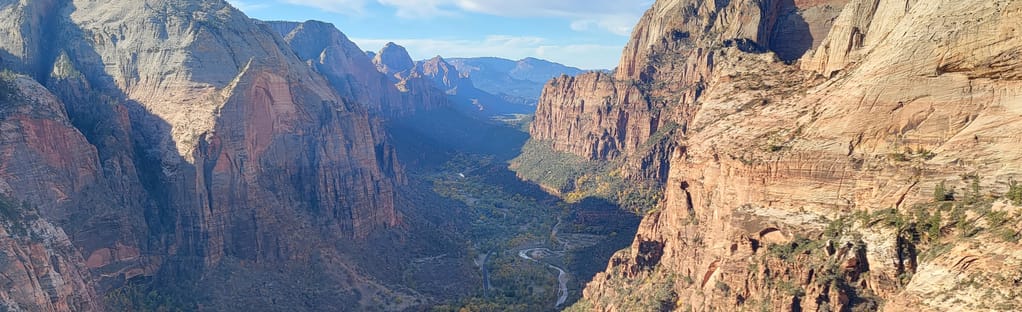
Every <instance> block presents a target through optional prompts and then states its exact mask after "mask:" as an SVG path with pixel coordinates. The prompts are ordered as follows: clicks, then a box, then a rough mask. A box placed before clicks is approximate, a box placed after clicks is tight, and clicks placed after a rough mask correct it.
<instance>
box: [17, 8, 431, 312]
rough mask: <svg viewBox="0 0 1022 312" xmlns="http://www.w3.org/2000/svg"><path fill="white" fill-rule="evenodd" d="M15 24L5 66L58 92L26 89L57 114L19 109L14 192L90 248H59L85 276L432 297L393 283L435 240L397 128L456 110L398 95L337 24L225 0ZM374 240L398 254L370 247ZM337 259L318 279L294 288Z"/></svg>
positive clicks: (337, 294)
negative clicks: (431, 110)
mask: <svg viewBox="0 0 1022 312" xmlns="http://www.w3.org/2000/svg"><path fill="white" fill-rule="evenodd" d="M0 16H2V17H5V18H6V19H5V20H6V21H7V22H5V23H3V24H2V25H3V26H2V27H0V32H2V33H4V34H8V35H5V36H2V37H0V48H2V50H0V60H2V64H3V65H4V67H6V68H10V69H12V70H15V71H19V72H22V73H25V74H28V75H30V76H32V78H34V80H35V81H36V82H38V83H39V84H41V85H43V86H45V88H43V87H39V86H37V87H32V88H27V89H25V88H23V89H25V90H28V91H26V92H28V93H29V94H28V96H27V98H28V99H29V101H28V102H27V103H36V104H32V105H29V106H34V107H45V109H42V108H36V109H34V110H30V112H31V113H25V112H21V113H18V114H14V115H9V116H8V115H5V116H4V117H3V123H4V126H3V127H4V130H3V144H4V145H3V148H4V149H3V151H4V152H3V154H2V157H3V162H2V163H0V187H2V190H3V192H4V193H5V194H10V195H12V196H14V197H16V198H17V200H24V201H27V202H29V203H31V204H32V205H35V206H38V210H39V215H40V217H41V218H42V219H43V220H45V221H49V222H51V223H52V224H53V225H54V226H55V227H56V229H57V230H56V231H50V232H53V233H57V232H59V230H60V229H61V228H62V229H63V231H65V232H66V233H67V236H68V238H69V239H70V244H72V245H73V248H72V249H71V250H75V251H77V252H79V253H80V254H81V255H82V256H81V257H80V258H83V259H84V260H81V261H75V260H74V259H75V258H74V256H73V255H72V253H66V254H60V255H58V257H59V258H54V259H56V260H54V261H58V260H60V259H70V260H60V261H61V262H60V263H61V264H60V269H59V272H58V273H60V274H64V273H66V274H73V273H75V272H89V274H88V275H86V276H84V277H83V278H79V279H77V280H76V279H73V278H72V277H71V275H68V276H67V277H66V278H65V280H66V281H67V282H68V283H67V285H69V286H67V287H77V286H78V285H86V286H87V287H95V289H97V291H98V293H100V294H102V293H105V292H106V291H108V290H110V289H113V288H117V287H120V286H121V285H123V284H124V283H125V282H126V281H128V280H130V279H133V278H136V277H138V278H145V279H149V280H156V281H162V282H166V283H169V284H172V285H180V286H185V287H186V288H187V287H189V285H191V286H190V287H192V288H194V289H183V290H182V291H184V292H185V293H187V292H188V291H195V292H203V293H204V294H207V295H209V296H206V297H205V298H208V300H214V301H219V302H231V301H230V300H231V297H230V296H253V295H254V294H253V293H244V290H241V289H232V288H226V289H220V288H216V289H212V287H210V286H209V285H202V284H201V283H193V282H195V281H198V280H200V279H204V278H214V277H217V276H230V277H231V278H232V279H235V280H234V281H235V282H251V281H254V280H262V279H272V278H276V279H275V280H270V281H267V282H268V283H280V285H282V286H283V287H288V288H289V289H294V291H296V292H299V293H300V295H302V296H306V295H307V296H312V297H309V298H311V299H309V300H318V299H317V298H321V297H324V298H325V297H330V298H331V299H330V300H341V301H338V302H345V303H346V304H357V306H360V307H361V306H363V305H364V306H376V307H384V306H385V308H387V309H401V308H405V307H408V306H411V305H415V304H416V303H415V302H416V301H418V302H419V303H421V302H423V301H422V300H423V299H424V298H425V300H428V298H426V297H423V296H422V295H421V294H419V293H416V292H415V291H411V290H407V289H390V287H391V286H389V285H390V284H387V283H383V282H379V280H388V281H391V280H393V279H395V278H393V277H391V276H390V275H395V274H399V273H400V272H401V269H400V268H399V266H400V265H404V264H403V263H404V262H402V261H400V259H404V258H405V257H412V256H413V255H411V254H408V253H407V252H401V253H399V252H396V251H392V252H387V251H384V250H390V249H387V248H392V249H401V248H402V247H401V246H403V244H417V242H418V241H416V239H419V238H418V237H416V238H411V239H410V238H408V237H403V234H402V233H404V232H405V231H408V230H411V227H413V226H421V224H416V225H413V224H410V223H408V222H406V219H405V216H404V215H403V214H402V212H401V211H399V207H398V204H397V203H398V202H400V198H399V195H398V192H397V191H396V189H397V188H399V187H401V186H402V185H403V184H404V183H405V177H404V174H403V169H402V167H401V165H400V164H398V163H397V157H396V155H395V151H394V149H393V147H392V146H391V145H390V143H389V142H388V139H387V134H386V133H385V132H384V130H383V127H381V126H380V124H379V119H380V117H384V116H386V115H387V114H391V113H393V114H403V113H409V112H412V111H414V110H415V109H417V108H411V107H410V106H408V105H407V104H408V103H413V102H414V103H416V104H417V105H423V106H428V105H433V103H443V102H442V101H428V100H424V99H412V98H409V97H406V96H405V95H402V94H400V93H398V92H397V91H396V90H395V88H394V87H393V85H392V83H390V82H389V81H388V79H387V78H385V77H383V75H381V74H379V73H377V72H376V71H375V69H374V67H373V65H372V64H371V63H370V62H369V60H368V58H367V57H366V56H365V55H364V54H362V53H361V52H360V51H361V50H360V49H358V47H356V46H354V45H353V44H351V42H350V41H348V40H347V39H346V38H345V37H344V36H343V34H341V33H340V32H338V31H336V29H334V28H333V27H332V26H329V25H327V24H322V23H304V24H282V25H276V26H274V25H272V24H266V23H262V22H258V21H254V20H252V19H249V18H248V17H246V16H245V15H244V14H242V13H241V12H239V11H238V10H236V9H234V8H233V7H231V6H230V5H229V4H228V3H227V2H225V1H219V0H215V1H193V0H153V1H113V2H110V1H106V2H95V1H70V0H63V1H29V2H24V1H23V2H17V1H14V2H11V1H5V2H3V3H0ZM284 30H288V31H286V32H285V31H284ZM280 33H286V37H284V36H282V35H280ZM24 80H26V79H25V78H19V80H18V81H24ZM19 84H27V82H19ZM51 93H52V94H51ZM11 105H13V104H10V103H9V102H6V101H5V102H4V103H3V109H4V110H5V111H8V110H9V109H10V110H19V112H20V110H26V109H22V108H18V107H20V106H18V107H15V106H11ZM438 105H442V104H438ZM65 112H66V116H63V115H62V114H65ZM54 236H59V235H56V234H54ZM422 239H423V240H431V239H432V238H428V237H422ZM445 239H447V238H445ZM370 242H371V243H373V244H384V245H387V246H386V247H385V248H384V247H381V248H380V249H379V250H380V251H381V252H380V253H379V254H370V255H363V254H362V252H361V251H356V250H360V249H359V248H361V246H363V245H365V244H369V243H370ZM431 243H434V242H432V241H431ZM54 244H57V245H59V246H57V245H54V246H57V247H60V248H63V247H61V246H64V247H66V246H71V245H63V242H60V241H58V242H57V243H54ZM47 246H48V245H47ZM57 247H53V248H57ZM33 248H34V247H33ZM47 248H49V247H47ZM55 250H56V249H55ZM356 253H357V254H356ZM36 256H40V257H42V254H39V255H33V257H36ZM325 263H330V264H331V265H326V266H325V268H324V269H322V270H321V272H320V273H321V274H319V275H318V278H317V279H315V282H316V283H319V284H314V283H313V281H302V280H295V279H290V276H292V275H293V274H290V273H293V272H299V271H300V270H304V269H307V268H311V267H314V266H316V265H324V264H325ZM379 263H385V264H386V265H387V266H390V267H389V268H369V267H375V266H377V264H379ZM366 264H368V265H366ZM51 266H52V267H58V265H57V264H53V265H51ZM63 266H67V267H68V269H67V270H64V267H63ZM35 267H36V268H37V271H39V272H42V270H45V269H46V268H48V267H49V266H44V265H42V264H37V265H35ZM388 269H389V270H391V271H388ZM266 270H272V271H274V272H276V273H274V274H278V273H279V275H274V274H264V273H267V272H268V271H266ZM39 274H42V273H39ZM273 276H276V277H273ZM93 278H94V279H93ZM239 280H241V281H239ZM91 281H94V282H91ZM19 283H20V282H19ZM26 283H27V282H26ZM288 283H291V284H288ZM302 283H310V284H302ZM37 284H38V283H37ZM19 285H20V284H19ZM305 285H314V286H315V285H330V287H331V288H330V289H331V291H330V292H318V291H310V290H308V289H305V288H304V286H305ZM292 286H294V287H292ZM298 286H303V287H298ZM25 287H36V286H31V285H29V286H25ZM87 287H86V288H87ZM203 287H205V288H203ZM86 288H82V289H77V288H69V289H72V290H73V291H67V290H65V289H57V291H56V292H53V291H50V290H49V289H48V288H46V287H43V289H39V288H38V287H37V288H34V289H33V290H31V291H32V292H34V293H44V292H45V293H50V294H53V295H51V296H50V304H51V305H49V306H42V305H40V306H38V307H40V308H39V309H40V310H61V309H64V307H65V306H69V305H70V306H71V308H72V309H74V308H75V306H76V305H80V306H81V307H83V309H85V308H87V307H99V306H102V304H101V303H98V302H91V301H88V300H91V299H89V298H90V296H92V295H91V294H92V293H93V292H90V291H86V290H85V289H86ZM175 288H178V287H176V286H175ZM210 289H212V290H210ZM231 291H233V292H231ZM27 292H28V290H26V293H27ZM301 292H304V293H301ZM68 293H74V294H76V296H78V297H81V298H84V299H75V303H74V304H71V303H61V302H65V301H69V300H70V299H66V297H67V296H65V295H66V294H68ZM4 294H5V295H7V294H8V293H4ZM190 294H194V293H190ZM217 296H220V297H217ZM296 296H297V295H296ZM317 296H318V297H317ZM9 297H10V296H7V297H5V298H9ZM354 297H358V298H357V299H351V298H354ZM26 298H27V297H26ZM189 298H192V297H189ZM344 298H347V299H344ZM394 298H404V299H403V300H395V299H394ZM342 299H343V300H342ZM348 299H351V300H348ZM19 300H20V299H19ZM251 300H255V301H253V304H270V300H271V298H269V297H266V296H264V297H258V296H256V297H253V298H251ZM273 300H276V299H273ZM345 300H346V301H345ZM238 302H240V301H238ZM338 302H334V303H338ZM402 302H403V303H402ZM18 304H19V305H20V306H21V307H23V308H27V309H33V308H31V307H34V306H26V305H21V303H20V302H19V303H18ZM306 304H308V301H307V303H306ZM222 308H226V307H222Z"/></svg>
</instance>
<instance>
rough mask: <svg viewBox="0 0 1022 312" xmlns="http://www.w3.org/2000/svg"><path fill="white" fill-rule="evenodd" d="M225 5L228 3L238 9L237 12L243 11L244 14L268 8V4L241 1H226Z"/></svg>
mask: <svg viewBox="0 0 1022 312" xmlns="http://www.w3.org/2000/svg"><path fill="white" fill-rule="evenodd" d="M227 3H230V4H231V5H233V6H234V7H235V8H238V10H242V11H245V12H251V11H255V10H259V9H265V8H266V7H268V6H269V5H268V4H265V3H251V2H248V1H241V0H227Z"/></svg>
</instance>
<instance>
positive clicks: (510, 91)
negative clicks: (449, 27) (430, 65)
mask: <svg viewBox="0 0 1022 312" xmlns="http://www.w3.org/2000/svg"><path fill="white" fill-rule="evenodd" d="M447 61H448V62H449V63H450V64H451V65H454V67H456V68H457V69H458V71H459V72H461V73H462V75H465V76H468V77H469V78H470V79H472V82H473V83H475V85H476V87H477V88H479V89H480V90H483V91H486V92H489V93H491V94H494V95H497V96H501V97H503V98H504V99H506V100H508V101H511V102H514V103H518V104H526V105H530V106H534V105H535V104H536V103H537V102H538V101H539V95H540V94H541V93H542V92H543V85H545V84H546V83H547V81H549V80H550V79H552V78H554V77H558V76H561V75H568V76H576V75H579V74H582V73H585V72H586V71H585V70H582V69H579V68H575V67H571V66H566V65H563V64H559V63H555V62H551V61H547V60H542V59H537V58H532V57H528V58H524V59H521V60H517V61H514V60H509V59H503V58H497V57H476V58H451V59H448V60H447Z"/></svg>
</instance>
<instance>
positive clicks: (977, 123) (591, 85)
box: [531, 0, 1022, 311]
mask: <svg viewBox="0 0 1022 312" xmlns="http://www.w3.org/2000/svg"><path fill="white" fill-rule="evenodd" d="M1020 9H1022V7H1020V5H1019V4H1016V3H1011V2H1007V1H1001V2H997V1H994V2H990V1H860V0H852V1H752V0H749V1H697V0H674V1H657V2H656V3H654V4H653V7H652V8H651V9H650V10H649V11H648V12H647V13H646V15H645V16H644V17H643V19H642V20H641V21H640V22H639V23H638V25H637V26H636V28H635V30H634V33H633V38H632V40H631V42H630V43H629V44H628V46H627V47H626V48H625V52H624V55H623V56H622V60H621V63H620V65H619V67H618V70H617V72H616V73H614V74H613V75H607V74H599V73H592V74H586V75H582V76H578V77H563V78H560V79H557V80H555V81H553V82H551V83H550V84H548V85H547V87H546V89H545V91H544V95H543V97H542V99H541V100H540V104H539V107H538V110H537V115H536V121H535V123H533V125H532V129H531V133H532V135H533V137H534V139H537V140H542V141H544V142H546V144H550V145H552V147H553V148H555V149H557V150H560V151H564V152H569V153H573V154H576V155H579V156H582V157H586V158H589V159H593V160H618V159H623V160H625V161H624V162H621V163H623V164H624V165H623V168H622V172H623V173H624V174H625V175H626V176H632V177H633V178H635V179H644V180H648V179H653V180H658V181H660V182H662V183H663V184H662V185H663V191H664V197H665V198H664V200H662V201H661V203H660V204H659V205H658V207H656V208H655V209H653V212H651V213H650V214H649V215H647V216H646V218H645V220H644V221H643V223H642V225H641V227H640V230H639V233H638V235H637V236H636V238H635V243H634V245H633V246H632V248H630V249H628V250H624V251H621V252H620V253H619V254H618V255H617V256H616V257H615V258H614V259H612V260H611V261H610V263H609V266H608V269H607V271H606V272H605V273H603V274H601V275H598V276H597V277H596V279H595V280H594V281H593V282H592V283H590V284H589V286H588V287H587V288H586V290H585V299H584V300H583V301H582V302H581V303H580V304H579V307H581V308H582V309H583V310H589V309H591V310H598V311H633V310H640V309H652V310H656V309H666V310H675V309H677V310H688V309H689V308H691V309H692V310H697V311H703V310H713V309H723V310H742V309H749V310H758V309H766V310H803V311H810V310H818V311H822V310H828V309H829V310H832V311H837V310H844V309H863V310H876V309H880V308H881V307H882V308H883V309H885V310H891V311H899V310H944V309H963V310H971V309H999V310H1012V309H1017V308H1018V306H1017V303H1015V302H1014V299H1012V298H1016V297H1017V295H1018V293H1017V290H1016V287H1014V286H1012V283H1014V282H1013V281H1016V280H1017V278H1018V275H1017V274H1016V273H1014V272H1013V273H990V272H992V271H997V269H996V265H994V263H997V262H999V261H1004V263H1015V264H1017V263H1019V262H1020V261H1022V253H1019V252H1018V250H1019V248H1018V245H1017V243H1015V242H1013V241H1014V239H1013V237H1014V238H1017V233H1018V230H1019V224H1018V223H1017V220H1018V219H1017V217H1018V208H1017V206H1014V205H1013V203H1011V202H1010V201H1009V200H1008V199H1006V197H1008V196H1005V194H1006V193H1008V192H1009V181H1010V180H1011V179H1012V178H1017V177H1019V176H1020V175H1022V172H1019V171H1020V170H1019V169H1018V168H1020V166H1019V162H1020V161H1022V153H1020V152H1019V151H1018V144H1019V143H1020V142H1022V141H1020V136H1019V135H1017V134H1016V133H1020V132H1019V129H1016V128H1019V127H1022V126H1020V125H1019V123H1018V122H1017V119H1018V118H1019V117H1020V114H1019V112H1020V111H1019V107H1022V83H1020V82H1019V80H1018V77H1017V76H1018V75H1017V69H1018V66H1020V65H1019V64H1020V62H1019V60H1017V59H1016V58H1013V57H1010V56H1011V55H1016V54H1017V52H1018V51H1019V49H1022V41H1019V39H1018V37H1017V36H1015V35H1016V34H1017V32H1018V29H1022V28H1020V27H1016V26H1017V24H1018V22H1017V21H1018V20H1020V18H1019V16H1020V15H1019V14H1020V12H1022V10H1020ZM665 130H666V131H665ZM662 136H667V137H669V138H670V139H669V140H667V141H668V143H667V144H665V143H662V140H661V137H662ZM651 138H652V139H651ZM665 147H666V148H665ZM942 181H944V183H945V184H946V187H947V188H948V189H951V188H956V189H957V191H956V193H955V194H956V195H954V197H956V198H954V199H955V201H953V202H951V201H949V202H946V205H945V204H942V203H940V202H937V203H934V201H936V200H945V199H950V197H948V198H944V197H945V196H935V195H934V194H935V190H936V189H939V188H938V185H939V184H940V183H941V182H942ZM968 194H973V195H968ZM970 196H971V197H970ZM969 198H971V199H969ZM1016 204H1017V203H1016ZM959 206H960V207H963V208H958V209H959V210H955V209H952V208H953V207H959ZM940 207H943V208H940ZM892 208H893V209H894V210H887V209H892ZM941 209H943V210H942V211H941V212H940V214H942V215H943V219H941V217H940V216H937V217H933V214H937V213H938V212H937V211H938V210H941ZM988 211H993V212H994V215H995V216H997V217H995V218H989V217H981V215H984V214H986V213H988ZM923 212H925V213H926V214H925V215H923V214H922V213H923ZM1002 213H1003V214H1006V215H1008V216H1012V217H1007V219H1006V220H1008V221H1003V220H1004V219H1002V218H1001V217H1000V216H1001V214H1002ZM951 215H957V216H958V217H951ZM893 216H896V217H893ZM927 216H928V217H927ZM956 218H958V219H956ZM926 220H931V221H926ZM932 220H937V221H932ZM954 220H959V221H954ZM962 220H964V221H962ZM926 222H931V223H926ZM926 224H935V225H936V226H931V225H926ZM971 225H977V226H979V227H983V228H985V229H983V230H972V228H971V227H970V226H971ZM924 228H930V229H932V230H931V231H930V233H929V234H927V233H925V232H926V231H925V230H922V229H924ZM963 233H965V234H963ZM963 263H970V264H971V265H963ZM968 281H984V282H982V283H975V282H972V283H970V282H968ZM991 289H993V290H992V291H990V290H991ZM980 298H985V299H980Z"/></svg>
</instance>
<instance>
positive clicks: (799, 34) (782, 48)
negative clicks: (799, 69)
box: [770, 0, 813, 63]
mask: <svg viewBox="0 0 1022 312" xmlns="http://www.w3.org/2000/svg"><path fill="white" fill-rule="evenodd" d="M778 10H779V11H778V12H777V21H776V22H775V23H774V27H773V37H772V38H771V40H770V50H772V51H774V53H776V54H777V56H778V57H779V58H780V59H781V60H783V61H785V62H788V63H791V62H794V61H797V60H799V59H800V58H802V56H803V55H805V54H806V52H807V51H809V49H812V47H813V35H812V33H811V32H810V30H809V23H807V22H806V20H805V19H804V18H803V17H802V13H801V12H799V8H798V7H797V6H795V2H794V0H781V4H780V6H779V8H778Z"/></svg>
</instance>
